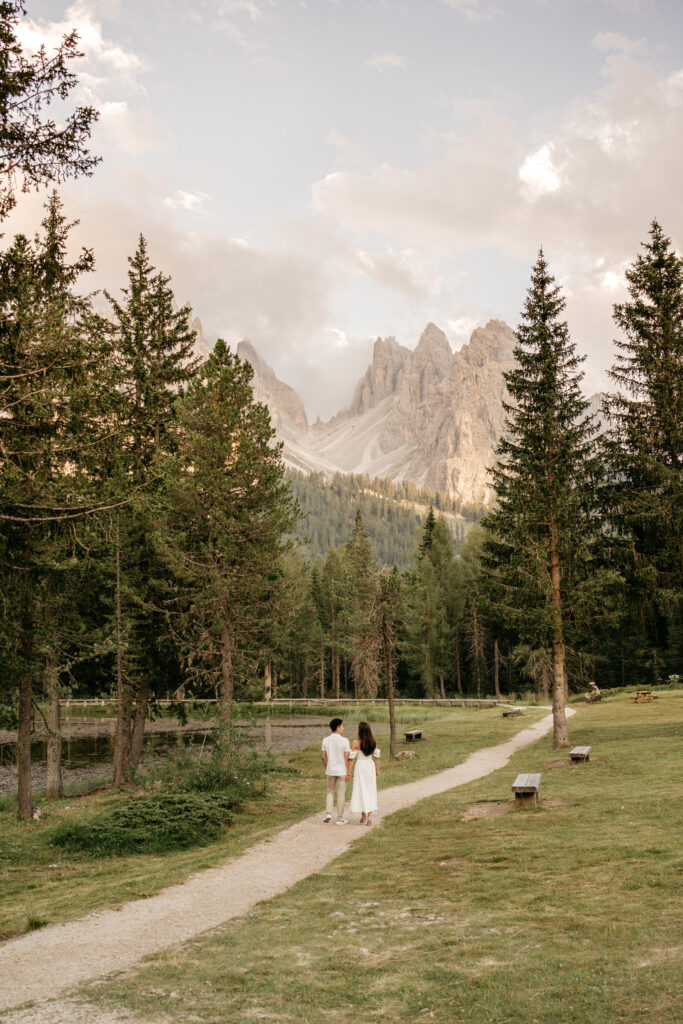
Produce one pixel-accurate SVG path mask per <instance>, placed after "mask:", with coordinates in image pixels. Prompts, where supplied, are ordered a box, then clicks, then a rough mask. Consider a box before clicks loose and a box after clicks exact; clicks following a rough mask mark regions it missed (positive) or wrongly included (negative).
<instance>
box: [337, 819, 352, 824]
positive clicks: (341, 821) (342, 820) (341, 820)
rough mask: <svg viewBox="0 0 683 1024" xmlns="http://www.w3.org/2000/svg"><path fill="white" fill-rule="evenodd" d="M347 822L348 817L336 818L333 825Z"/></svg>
mask: <svg viewBox="0 0 683 1024" xmlns="http://www.w3.org/2000/svg"><path fill="white" fill-rule="evenodd" d="M348 823H349V819H348V818H337V820H336V821H335V825H348Z"/></svg>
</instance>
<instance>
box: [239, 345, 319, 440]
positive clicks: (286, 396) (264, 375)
mask: <svg viewBox="0 0 683 1024" xmlns="http://www.w3.org/2000/svg"><path fill="white" fill-rule="evenodd" d="M237 355H238V356H239V357H240V359H244V360H246V362H248V363H251V365H252V368H253V370H254V379H253V381H252V385H251V386H252V390H253V392H254V398H255V399H256V401H257V402H263V404H264V405H267V406H268V408H269V409H270V415H271V419H272V421H273V426H274V427H276V429H277V430H279V431H280V432H281V433H283V434H287V433H288V432H289V431H290V430H291V429H292V427H294V429H299V430H301V429H305V428H307V427H308V419H307V418H306V411H305V409H304V403H303V402H302V401H301V399H300V398H299V396H298V395H297V393H296V391H295V390H294V388H290V386H289V384H285V383H284V382H283V381H281V380H280V379H279V378H278V377H277V375H276V373H275V370H274V369H273V368H272V366H269V364H268V363H267V362H266V361H265V359H262V358H261V356H260V355H259V354H258V352H257V351H256V349H255V348H254V346H253V345H252V343H251V342H250V341H249V340H248V339H246V338H245V340H244V341H240V343H239V345H238V346H237Z"/></svg>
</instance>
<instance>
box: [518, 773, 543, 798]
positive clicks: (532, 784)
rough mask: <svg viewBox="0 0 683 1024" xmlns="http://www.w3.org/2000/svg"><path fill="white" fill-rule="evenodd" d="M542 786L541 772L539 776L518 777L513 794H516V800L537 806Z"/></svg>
mask: <svg viewBox="0 0 683 1024" xmlns="http://www.w3.org/2000/svg"><path fill="white" fill-rule="evenodd" d="M540 786H541V774H540V772H539V773H538V774H537V775H518V776H517V778H516V779H515V781H514V782H513V783H512V792H513V793H514V794H515V800H519V801H520V802H523V803H531V804H535V803H536V801H537V800H538V791H539V789H540Z"/></svg>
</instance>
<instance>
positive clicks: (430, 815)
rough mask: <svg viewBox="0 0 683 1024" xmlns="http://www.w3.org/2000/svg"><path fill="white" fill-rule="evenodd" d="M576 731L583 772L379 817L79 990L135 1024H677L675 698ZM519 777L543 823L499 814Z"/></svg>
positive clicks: (602, 709) (509, 773)
mask: <svg viewBox="0 0 683 1024" xmlns="http://www.w3.org/2000/svg"><path fill="white" fill-rule="evenodd" d="M510 721H512V722H513V723H514V730H512V731H516V730H517V729H519V728H521V727H522V725H523V724H525V723H524V720H522V721H520V720H519V719H517V720H515V719H512V720H509V719H505V720H502V719H501V718H500V714H499V712H496V713H493V714H492V713H489V712H480V713H478V714H477V713H472V712H467V714H466V715H462V714H461V713H460V712H458V714H457V715H455V716H454V717H453V719H444V720H443V721H442V722H440V723H438V725H437V723H433V724H431V725H430V729H429V735H430V737H433V742H432V743H425V744H424V745H423V746H422V747H421V748H420V750H419V753H420V759H419V760H417V761H416V762H415V763H411V764H408V765H402V766H401V767H400V768H398V769H397V770H396V771H395V773H393V772H392V776H391V777H390V779H386V776H385V780H384V781H385V782H387V783H388V782H392V783H393V782H398V781H403V779H404V778H407V777H408V774H409V773H410V772H421V771H422V770H423V769H425V768H427V767H428V766H429V770H436V768H437V767H442V766H443V764H444V763H445V762H446V761H448V758H447V757H443V756H441V755H440V754H439V751H440V749H441V748H442V747H446V746H447V744H448V743H449V742H452V743H453V744H454V746H453V751H454V752H455V754H456V760H460V759H461V755H463V754H464V753H465V752H466V751H465V749H464V748H465V746H467V747H468V748H469V746H470V744H469V739H470V738H472V739H473V738H474V731H479V730H480V729H481V730H482V731H480V734H479V738H478V741H477V742H476V743H473V744H472V746H477V745H482V744H483V743H488V742H490V741H492V740H494V739H500V738H502V737H503V735H504V734H509V732H508V729H507V728H506V727H507V726H508V725H509V724H510ZM570 729H571V736H572V740H573V742H574V743H581V744H590V745H591V746H592V748H593V749H592V753H591V760H590V762H589V763H587V764H572V763H571V762H570V761H569V759H568V756H567V752H566V751H560V752H557V751H556V752H554V753H553V752H552V751H551V749H550V744H549V742H548V739H547V738H546V739H544V740H541V741H540V742H539V743H537V744H536V745H535V746H533V747H530V748H527V749H526V750H524V751H522V752H520V753H519V754H518V755H516V756H515V758H514V759H513V761H512V763H511V764H510V765H508V766H507V767H506V768H505V769H502V770H501V771H499V772H496V773H494V774H492V775H490V776H488V777H487V778H485V779H482V780H480V781H478V782H475V783H471V784H469V785H467V786H464V787H461V788H459V789H456V790H453V791H451V792H449V793H447V794H444V795H441V796H438V797H433V798H430V799H428V800H425V801H423V802H422V803H420V804H418V805H416V806H415V807H413V808H411V809H408V810H405V811H402V812H400V813H397V814H395V815H393V816H391V817H390V818H388V819H387V820H386V821H385V822H384V823H383V824H382V826H381V827H380V828H378V829H376V830H374V831H372V832H369V834H368V835H367V836H365V837H364V838H363V840H362V841H360V842H358V843H356V844H354V846H353V847H352V849H351V850H350V851H349V852H348V853H347V854H345V855H344V856H343V857H341V858H339V859H338V860H337V861H335V862H334V864H332V865H331V866H330V867H329V868H328V869H326V870H325V871H323V872H321V873H320V874H318V875H316V876H314V877H311V878H309V879H307V880H305V881H303V882H301V883H300V884H299V885H297V886H296V887H295V888H294V889H292V890H290V891H289V892H288V893H286V894H284V895H282V896H281V897H278V898H277V899H274V900H271V901H269V902H268V903H265V904H262V905H260V906H259V907H257V908H255V910H254V911H253V912H252V913H251V914H249V915H248V916H247V917H246V918H245V919H244V920H241V921H240V922H239V925H236V923H235V922H231V923H230V924H228V925H226V926H225V927H224V928H221V929H218V930H217V931H215V932H213V933H211V934H210V935H209V936H207V937H206V938H205V939H203V940H201V941H195V942H192V943H191V944H188V945H187V946H186V947H183V948H180V949H174V950H171V951H169V952H167V953H165V954H160V955H158V956H156V957H155V958H153V959H151V960H150V961H148V962H146V963H145V964H144V965H142V966H141V967H140V968H138V969H136V970H135V971H131V972H128V973H127V974H126V975H125V976H122V977H120V978H115V979H113V980H110V981H108V982H106V983H99V984H98V985H97V986H94V987H90V988H86V989H85V990H84V992H85V994H86V995H87V997H88V998H90V999H93V1000H97V1001H98V1002H100V1003H102V1004H105V1005H107V1006H115V1007H123V1008H126V1009H128V1010H129V1011H132V1012H133V1013H136V1014H139V1015H140V1016H141V1017H143V1018H144V1019H145V1020H146V1021H154V1020H164V1021H171V1022H175V1021H178V1022H181V1021H182V1022H185V1021H188V1020H192V1021H197V1022H206V1024H219V1022H220V1024H225V1022H231V1024H232V1022H245V1024H246V1022H252V1021H254V1020H262V1021H277V1022H289V1021H292V1022H299V1024H321V1022H325V1021H330V1022H333V1021H334V1022H337V1021H342V1020H348V1021H352V1020H359V1019H362V1020H364V1021H381V1022H392V1024H398V1022H406V1024H407V1022H411V1024H413V1022H415V1021H421V1020H428V1021H440V1022H442V1024H461V1022H462V1024H465V1022H466V1024H491V1022H494V1024H557V1022H561V1024H564V1022H569V1021H586V1022H590V1024H615V1022H633V1024H635V1022H639V1024H642V1022H648V1024H650V1022H652V1024H654V1022H656V1024H674V1022H678V1021H680V1020H681V1019H682V1018H683V1006H681V1004H680V1002H677V993H680V977H681V957H680V954H681V946H680V935H681V933H680V902H677V896H678V897H680V880H681V870H682V868H683V857H682V855H681V846H680V836H681V834H682V832H681V820H680V816H681V803H680V795H681V761H680V739H681V733H682V731H683V693H674V692H669V693H666V694H662V695H661V696H660V698H659V700H658V701H657V702H656V703H653V704H643V705H635V704H633V703H632V702H631V701H630V700H629V698H628V697H618V698H613V699H610V700H608V701H604V702H603V703H602V704H597V705H592V706H582V707H580V708H579V709H578V710H577V714H576V715H575V716H574V717H573V719H572V721H571V723H570ZM459 730H460V731H459ZM473 730H474V731H473ZM449 735H450V737H451V738H450V740H449V739H448V737H449ZM458 735H459V736H460V740H458V741H457V742H456V737H457V736H458ZM465 738H467V742H464V740H465ZM451 760H453V758H451ZM428 762H429V764H428ZM298 764H299V765H300V767H301V768H302V771H303V772H304V776H303V777H302V779H301V780H300V781H299V787H300V789H299V792H300V793H303V792H304V791H305V790H306V784H305V783H306V780H307V779H309V778H310V782H311V789H313V788H314V789H315V794H313V793H311V796H312V797H313V799H311V800H310V802H307V800H303V799H302V801H301V803H300V805H299V808H298V810H299V812H301V811H302V810H304V804H305V805H306V808H310V807H312V806H314V805H315V806H318V805H319V803H320V793H319V790H320V786H319V781H315V783H314V780H313V769H314V756H313V753H312V752H306V753H305V754H302V755H301V756H300V757H299V758H298ZM517 771H541V772H542V773H543V778H542V784H541V799H540V803H539V805H538V806H537V807H536V808H528V807H524V808H516V807H514V806H513V805H512V803H511V801H510V799H509V798H510V785H511V782H512V779H513V778H514V775H515V773H516V772H517ZM309 773H310V774H309ZM387 774H389V773H387ZM302 783H304V784H303V785H302ZM286 785H289V783H287V784H286ZM278 797H279V799H280V800H281V801H282V802H283V803H284V801H285V793H284V792H283V791H280V793H279V794H278ZM283 803H280V806H279V812H278V811H277V809H276V808H273V812H274V813H280V814H283V813H284V807H283ZM271 806H272V805H271ZM282 820H284V819H283V818H281V819H280V821H282ZM242 845H243V844H242ZM226 852H227V851H226ZM231 852H235V851H234V849H233V851H231ZM204 855H205V854H203V856H204ZM126 867H127V869H128V865H127V866H126Z"/></svg>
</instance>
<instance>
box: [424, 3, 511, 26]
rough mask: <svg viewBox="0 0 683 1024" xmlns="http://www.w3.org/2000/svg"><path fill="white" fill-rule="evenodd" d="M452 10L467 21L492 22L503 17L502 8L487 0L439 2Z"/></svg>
mask: <svg viewBox="0 0 683 1024" xmlns="http://www.w3.org/2000/svg"><path fill="white" fill-rule="evenodd" d="M439 2H440V3H442V4H444V6H446V7H451V8H453V10H454V11H457V12H458V14H461V15H462V16H463V18H465V19H466V20H467V21H494V20H495V19H496V18H500V17H501V16H502V15H503V13H504V12H503V8H502V7H500V6H499V5H498V4H495V3H491V2H489V0H439Z"/></svg>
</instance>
